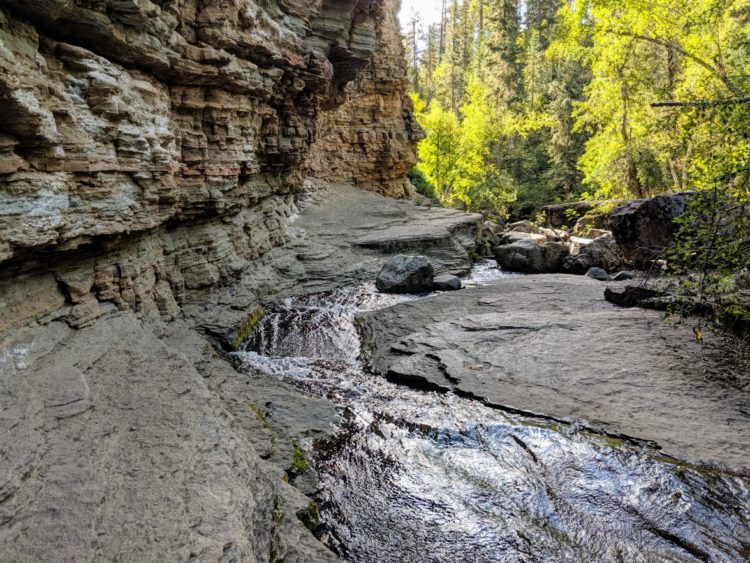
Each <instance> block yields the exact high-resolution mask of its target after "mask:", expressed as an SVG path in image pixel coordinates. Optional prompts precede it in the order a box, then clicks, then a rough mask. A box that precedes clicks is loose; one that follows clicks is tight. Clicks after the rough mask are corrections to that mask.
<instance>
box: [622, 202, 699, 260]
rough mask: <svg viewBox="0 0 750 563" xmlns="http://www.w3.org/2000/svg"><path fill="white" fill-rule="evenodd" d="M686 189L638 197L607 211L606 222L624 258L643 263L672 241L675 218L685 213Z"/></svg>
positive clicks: (651, 258) (653, 257) (652, 258)
mask: <svg viewBox="0 0 750 563" xmlns="http://www.w3.org/2000/svg"><path fill="white" fill-rule="evenodd" d="M687 196H688V194H686V193H679V194H671V195H663V196H657V197H655V198H652V199H639V200H635V201H631V202H628V203H626V204H625V205H622V206H620V207H617V208H616V209H614V210H613V211H612V213H610V216H609V225H610V229H611V231H612V236H614V238H615V240H616V241H617V244H618V245H619V247H620V249H621V250H622V252H623V253H624V255H625V258H626V259H627V260H629V261H631V262H633V263H634V264H635V265H636V266H639V267H645V266H647V265H648V263H649V262H650V261H652V260H654V259H655V258H656V257H657V256H659V254H660V253H661V252H662V251H663V250H664V249H665V248H666V247H667V246H669V244H670V243H671V242H672V240H673V238H674V233H675V224H674V220H675V219H676V218H677V217H679V216H681V215H683V214H684V213H685V208H686V205H687Z"/></svg>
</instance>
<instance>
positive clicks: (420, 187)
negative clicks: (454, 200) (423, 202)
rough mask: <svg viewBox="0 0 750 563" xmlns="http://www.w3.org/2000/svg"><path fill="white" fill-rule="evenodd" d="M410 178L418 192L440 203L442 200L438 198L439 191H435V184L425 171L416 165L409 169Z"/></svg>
mask: <svg viewBox="0 0 750 563" xmlns="http://www.w3.org/2000/svg"><path fill="white" fill-rule="evenodd" d="M408 178H409V181H410V182H411V183H412V185H413V186H414V188H416V190H417V193H420V194H422V195H423V196H425V197H428V198H430V199H431V200H433V201H435V202H436V203H439V201H440V200H439V199H438V196H437V191H435V186H434V185H433V184H432V182H430V181H429V180H428V179H427V176H425V174H424V172H422V171H421V170H420V169H419V168H417V167H416V166H415V167H414V168H412V169H411V170H409V175H408Z"/></svg>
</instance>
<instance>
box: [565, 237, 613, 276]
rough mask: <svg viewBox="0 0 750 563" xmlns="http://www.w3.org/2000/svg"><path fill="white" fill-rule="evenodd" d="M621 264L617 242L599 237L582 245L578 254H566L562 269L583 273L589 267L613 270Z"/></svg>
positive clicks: (571, 272) (570, 272)
mask: <svg viewBox="0 0 750 563" xmlns="http://www.w3.org/2000/svg"><path fill="white" fill-rule="evenodd" d="M622 265H623V258H622V254H621V253H620V249H619V248H618V246H617V243H616V242H615V241H614V240H613V239H611V238H609V237H600V238H598V239H595V240H594V241H593V242H592V243H591V244H589V245H587V246H582V247H581V249H580V251H579V252H578V254H575V255H571V256H568V257H567V258H566V259H565V260H564V262H563V267H562V269H563V271H565V272H567V273H569V274H578V275H583V274H585V273H586V272H588V271H589V269H590V268H602V269H604V270H606V271H607V272H613V271H616V270H618V269H619V268H620V267H622Z"/></svg>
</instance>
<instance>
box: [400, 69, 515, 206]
mask: <svg viewBox="0 0 750 563" xmlns="http://www.w3.org/2000/svg"><path fill="white" fill-rule="evenodd" d="M467 82H468V85H467V96H468V98H467V100H466V103H464V104H463V106H462V107H461V114H462V116H463V118H462V119H461V118H459V116H458V114H456V113H455V112H454V111H452V110H450V109H444V108H443V106H442V104H441V103H440V102H439V101H437V100H434V101H433V102H432V103H431V104H430V107H429V108H426V103H425V102H424V101H423V100H422V99H421V98H419V97H418V95H416V94H413V95H412V98H413V101H414V107H415V115H416V118H417V121H418V122H419V124H420V125H421V126H422V128H423V129H424V130H425V131H426V132H427V136H426V137H425V138H424V139H423V140H422V141H420V143H419V164H418V166H417V169H418V170H419V171H420V172H421V173H422V174H424V177H425V178H426V179H427V181H428V182H429V183H430V184H432V185H433V186H434V188H435V195H436V196H437V199H438V200H439V201H440V203H442V204H443V205H446V206H451V205H456V204H459V205H461V206H462V207H464V208H465V209H469V210H483V211H491V212H494V213H498V214H501V215H504V214H505V213H506V207H507V205H508V204H509V203H510V202H512V201H513V200H514V199H515V193H514V189H513V186H512V185H511V182H510V181H509V179H508V177H507V175H506V174H503V173H502V172H501V171H499V170H498V169H497V168H496V167H495V166H494V165H493V163H492V162H491V161H490V160H489V159H488V155H489V152H490V146H491V143H492V142H493V140H494V139H493V133H494V130H495V126H494V123H493V117H492V112H491V111H490V108H489V99H488V92H487V88H486V87H485V86H484V85H483V84H482V83H481V82H480V81H479V80H477V79H476V78H475V77H473V76H468V77H467Z"/></svg>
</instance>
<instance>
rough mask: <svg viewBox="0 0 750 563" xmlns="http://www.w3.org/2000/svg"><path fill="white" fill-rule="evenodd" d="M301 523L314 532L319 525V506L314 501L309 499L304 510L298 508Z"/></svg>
mask: <svg viewBox="0 0 750 563" xmlns="http://www.w3.org/2000/svg"><path fill="white" fill-rule="evenodd" d="M297 518H299V519H300V520H301V521H302V523H303V524H304V525H305V526H306V527H307V529H308V530H310V531H311V532H314V531H315V530H316V529H317V528H318V527H319V526H320V508H318V505H317V504H316V503H315V501H312V500H311V501H310V503H309V504H308V505H307V508H306V509H305V510H300V511H299V512H298V513H297Z"/></svg>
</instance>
